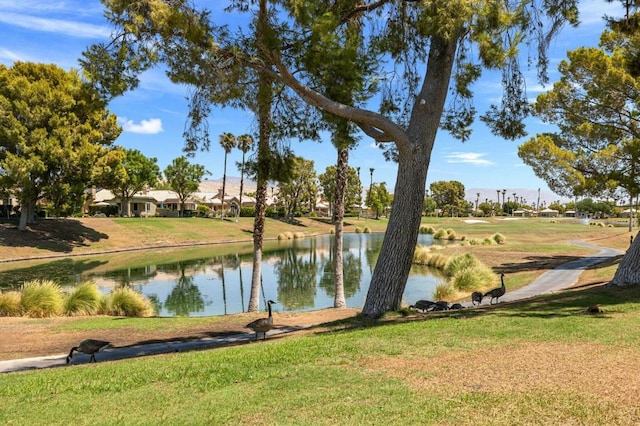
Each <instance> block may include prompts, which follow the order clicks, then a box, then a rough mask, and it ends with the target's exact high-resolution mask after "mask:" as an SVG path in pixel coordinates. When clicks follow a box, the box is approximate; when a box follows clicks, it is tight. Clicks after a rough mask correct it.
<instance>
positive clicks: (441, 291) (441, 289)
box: [433, 282, 456, 300]
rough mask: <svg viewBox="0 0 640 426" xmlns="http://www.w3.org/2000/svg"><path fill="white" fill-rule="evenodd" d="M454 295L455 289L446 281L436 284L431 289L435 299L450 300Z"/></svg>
mask: <svg viewBox="0 0 640 426" xmlns="http://www.w3.org/2000/svg"><path fill="white" fill-rule="evenodd" d="M455 295H456V289H455V288H454V287H453V286H452V285H451V284H450V283H448V282H442V283H440V284H438V285H436V289H435V290H434V291H433V298H434V299H435V300H451V299H453V298H454V296H455Z"/></svg>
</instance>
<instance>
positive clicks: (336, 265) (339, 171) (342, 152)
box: [333, 148, 349, 308]
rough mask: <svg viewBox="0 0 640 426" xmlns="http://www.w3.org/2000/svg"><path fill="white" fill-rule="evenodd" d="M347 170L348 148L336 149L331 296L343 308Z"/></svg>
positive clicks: (338, 306)
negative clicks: (332, 286) (333, 292)
mask: <svg viewBox="0 0 640 426" xmlns="http://www.w3.org/2000/svg"><path fill="white" fill-rule="evenodd" d="M348 171H349V149H348V148H342V149H339V150H338V164H337V167H336V193H335V203H334V218H335V231H336V232H335V239H336V243H335V244H334V245H333V250H334V254H333V270H334V279H335V282H334V286H335V295H334V297H333V307H334V308H344V307H345V306H347V302H346V300H345V297H344V270H343V264H342V263H343V262H342V247H343V241H342V239H343V227H344V226H343V223H344V200H345V193H346V189H347V174H348Z"/></svg>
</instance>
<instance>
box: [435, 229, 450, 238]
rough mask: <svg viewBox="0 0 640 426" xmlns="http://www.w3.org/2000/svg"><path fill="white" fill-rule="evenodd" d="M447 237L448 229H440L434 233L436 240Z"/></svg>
mask: <svg viewBox="0 0 640 426" xmlns="http://www.w3.org/2000/svg"><path fill="white" fill-rule="evenodd" d="M446 237H447V231H446V230H444V229H438V230H437V231H436V232H435V233H434V234H433V238H434V239H435V240H442V239H444V238H446Z"/></svg>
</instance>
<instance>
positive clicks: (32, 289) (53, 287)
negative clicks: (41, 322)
mask: <svg viewBox="0 0 640 426" xmlns="http://www.w3.org/2000/svg"><path fill="white" fill-rule="evenodd" d="M20 307H21V311H22V313H23V315H27V316H29V317H33V318H44V317H51V316H56V315H60V314H61V313H62V311H63V307H64V294H63V293H62V288H61V287H60V285H58V284H56V283H55V282H53V281H49V280H42V281H39V280H34V281H28V282H26V283H24V285H23V286H22V297H21V299H20Z"/></svg>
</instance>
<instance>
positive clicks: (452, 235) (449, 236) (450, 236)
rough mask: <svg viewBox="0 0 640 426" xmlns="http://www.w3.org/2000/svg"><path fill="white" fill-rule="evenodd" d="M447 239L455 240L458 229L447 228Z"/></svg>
mask: <svg viewBox="0 0 640 426" xmlns="http://www.w3.org/2000/svg"><path fill="white" fill-rule="evenodd" d="M447 239H449V240H450V241H453V240H455V239H456V231H454V230H453V229H450V230H447Z"/></svg>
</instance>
